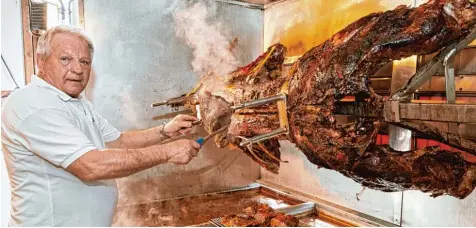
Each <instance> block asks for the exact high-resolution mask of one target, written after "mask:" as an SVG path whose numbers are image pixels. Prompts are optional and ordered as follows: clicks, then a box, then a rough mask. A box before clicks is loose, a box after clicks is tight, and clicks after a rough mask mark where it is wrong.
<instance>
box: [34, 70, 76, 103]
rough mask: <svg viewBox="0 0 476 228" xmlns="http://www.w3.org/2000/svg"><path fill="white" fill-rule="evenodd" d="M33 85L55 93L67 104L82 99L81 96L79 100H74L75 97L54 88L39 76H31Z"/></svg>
mask: <svg viewBox="0 0 476 228" xmlns="http://www.w3.org/2000/svg"><path fill="white" fill-rule="evenodd" d="M31 84H33V85H35V86H38V87H41V88H45V89H47V90H48V91H50V92H53V93H54V94H56V96H57V97H58V98H60V99H61V100H63V101H65V102H67V101H79V100H81V99H82V96H81V95H79V96H78V98H73V97H71V96H69V95H68V94H66V93H65V92H63V91H61V90H59V89H58V88H56V87H54V86H53V85H51V84H50V83H48V82H46V81H45V80H43V79H42V78H40V77H38V76H37V75H32V76H31Z"/></svg>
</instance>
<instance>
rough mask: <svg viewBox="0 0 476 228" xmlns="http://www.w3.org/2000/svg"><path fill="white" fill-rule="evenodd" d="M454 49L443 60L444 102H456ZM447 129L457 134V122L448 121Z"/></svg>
mask: <svg viewBox="0 0 476 228" xmlns="http://www.w3.org/2000/svg"><path fill="white" fill-rule="evenodd" d="M456 52H457V51H456V49H452V50H451V51H450V52H449V53H448V54H447V55H446V56H445V60H444V63H443V64H444V66H445V84H446V85H445V86H446V103H447V104H455V103H456V91H455V68H454V58H455V55H456ZM448 131H449V132H451V133H455V134H458V124H457V123H448Z"/></svg>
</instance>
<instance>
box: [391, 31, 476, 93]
mask: <svg viewBox="0 0 476 228" xmlns="http://www.w3.org/2000/svg"><path fill="white" fill-rule="evenodd" d="M475 38H476V27H474V28H473V29H472V30H471V32H470V33H469V34H468V36H466V37H465V38H464V39H463V40H461V41H460V42H458V43H454V44H452V45H449V46H447V47H446V48H444V49H443V50H441V51H440V53H438V55H436V56H435V57H433V59H432V60H431V61H429V62H428V63H427V64H425V66H423V67H421V68H420V69H418V71H417V73H416V74H415V75H414V76H413V77H412V78H411V79H410V80H409V81H408V83H407V84H406V85H405V86H404V87H403V88H401V89H399V90H398V91H397V92H396V93H394V94H393V95H392V97H391V99H392V100H406V101H408V100H410V99H411V98H410V96H411V95H412V94H413V93H414V92H415V91H416V90H417V89H418V88H420V86H422V85H423V83H425V82H426V81H428V80H429V79H430V78H431V77H432V76H433V75H434V74H435V73H436V72H437V71H438V68H440V67H441V66H442V64H443V61H444V59H445V57H446V56H447V55H448V53H450V52H452V51H453V49H456V51H459V50H461V49H463V48H465V47H466V46H468V44H470V43H471V42H472V41H473V40H474V39H475Z"/></svg>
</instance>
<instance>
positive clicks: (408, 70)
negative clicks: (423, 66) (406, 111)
mask: <svg viewBox="0 0 476 228" xmlns="http://www.w3.org/2000/svg"><path fill="white" fill-rule="evenodd" d="M416 60H417V58H416V56H412V57H409V58H405V59H402V60H398V61H394V62H393V68H392V81H391V86H390V94H392V93H395V91H397V90H398V89H399V88H401V87H402V86H403V85H405V83H407V82H408V80H409V79H410V78H411V77H412V76H413V75H414V74H415V72H416V68H417V65H416V63H417V61H416ZM390 107H391V111H392V114H393V117H394V120H395V121H396V122H398V121H400V114H399V110H398V108H399V107H398V103H397V102H392V103H391V106H390ZM388 136H389V141H388V144H389V145H390V147H392V148H393V149H394V150H396V151H409V150H410V149H411V137H412V132H411V131H410V130H407V129H404V128H401V127H398V126H395V125H389V127H388Z"/></svg>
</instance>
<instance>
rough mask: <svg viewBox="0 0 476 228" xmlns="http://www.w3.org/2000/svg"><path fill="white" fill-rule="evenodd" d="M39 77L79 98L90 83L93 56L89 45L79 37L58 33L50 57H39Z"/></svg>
mask: <svg viewBox="0 0 476 228" xmlns="http://www.w3.org/2000/svg"><path fill="white" fill-rule="evenodd" d="M38 69H39V76H41V77H42V78H43V79H44V80H45V81H47V82H48V83H50V84H51V85H53V86H54V87H56V88H58V89H59V90H61V91H63V92H65V93H66V94H68V95H69V96H71V97H78V95H79V94H80V93H81V92H82V91H83V90H84V88H85V87H86V85H87V84H88V81H89V74H90V72H91V54H90V53H89V48H88V43H87V42H86V41H84V40H82V39H81V38H79V37H78V36H77V35H73V34H69V33H57V34H55V35H54V36H53V38H52V39H51V43H50V55H49V56H48V57H46V58H41V57H38Z"/></svg>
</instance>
